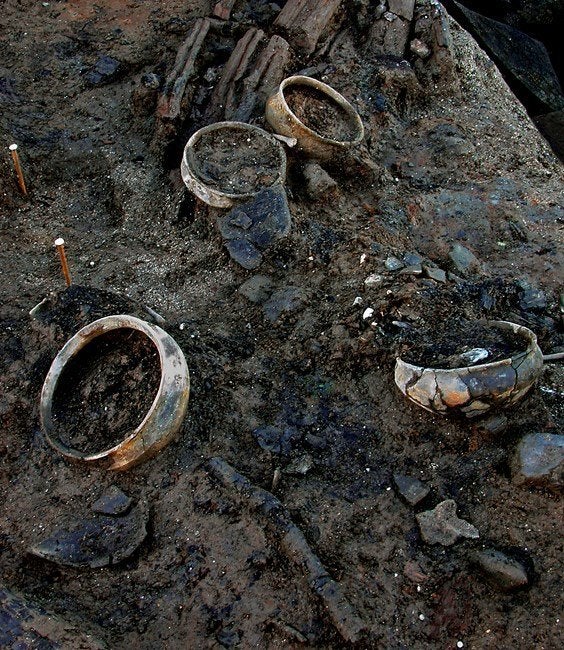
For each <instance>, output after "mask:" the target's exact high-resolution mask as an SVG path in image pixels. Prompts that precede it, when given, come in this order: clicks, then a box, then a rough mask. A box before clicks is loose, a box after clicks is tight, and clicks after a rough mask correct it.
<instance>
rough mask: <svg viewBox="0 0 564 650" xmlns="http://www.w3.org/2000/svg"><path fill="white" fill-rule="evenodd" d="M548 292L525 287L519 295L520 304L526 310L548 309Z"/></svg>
mask: <svg viewBox="0 0 564 650" xmlns="http://www.w3.org/2000/svg"><path fill="white" fill-rule="evenodd" d="M546 305H547V300H546V294H545V293H544V291H541V290H540V289H533V288H532V287H531V288H529V289H525V291H523V292H522V293H521V295H520V296H519V306H520V307H521V309H523V310H524V311H543V310H545V309H546Z"/></svg>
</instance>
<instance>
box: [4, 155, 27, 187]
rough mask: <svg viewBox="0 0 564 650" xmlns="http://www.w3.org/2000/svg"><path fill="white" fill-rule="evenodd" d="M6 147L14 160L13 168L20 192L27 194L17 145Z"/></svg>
mask: <svg viewBox="0 0 564 650" xmlns="http://www.w3.org/2000/svg"><path fill="white" fill-rule="evenodd" d="M8 148H9V149H10V152H11V154H12V160H13V161H14V169H15V170H16V176H17V177H18V185H19V186H20V190H21V192H22V194H25V195H26V196H27V187H26V186H25V180H24V176H23V172H22V166H21V165H20V157H19V156H18V145H17V144H11V145H10V146H9V147H8Z"/></svg>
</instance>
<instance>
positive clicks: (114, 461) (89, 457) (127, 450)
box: [39, 314, 190, 470]
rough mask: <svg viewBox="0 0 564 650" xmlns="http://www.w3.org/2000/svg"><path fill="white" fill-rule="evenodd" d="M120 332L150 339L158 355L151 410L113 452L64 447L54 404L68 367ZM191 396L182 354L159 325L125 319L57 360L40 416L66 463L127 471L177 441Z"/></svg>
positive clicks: (95, 326)
mask: <svg viewBox="0 0 564 650" xmlns="http://www.w3.org/2000/svg"><path fill="white" fill-rule="evenodd" d="M117 329H131V330H137V331H139V332H142V333H143V334H145V336H147V337H148V338H149V339H150V340H151V342H152V343H153V345H154V346H155V348H156V349H157V352H158V354H159V360H160V366H161V380H160V384H159V388H158V390H157V394H156V396H155V398H154V400H153V403H152V404H151V407H150V409H149V411H148V412H147V414H146V415H145V417H144V418H143V420H142V421H141V423H140V424H139V425H138V426H137V427H136V428H135V429H134V430H133V431H131V432H130V433H129V434H127V435H126V436H125V437H124V439H123V440H122V441H121V442H120V443H119V444H117V445H115V446H114V447H111V448H110V449H105V450H102V451H99V452H96V453H84V452H82V451H80V450H78V449H74V448H72V447H69V446H68V445H65V444H64V443H63V442H62V441H61V440H60V439H59V437H58V436H57V434H56V428H55V426H54V424H53V413H52V410H53V398H54V396H55V393H56V390H57V388H58V384H59V380H60V378H61V376H62V374H63V371H64V370H65V368H66V367H67V365H68V363H69V362H70V361H71V359H73V358H74V357H75V356H76V355H77V354H78V353H79V352H80V351H81V350H82V349H83V348H85V347H86V346H87V345H89V344H90V343H91V342H92V341H93V340H94V339H96V338H98V337H100V336H103V335H104V334H107V333H108V332H111V331H113V330H117ZM189 395H190V375H189V372H188V366H187V364H186V359H185V358H184V354H183V352H182V350H181V349H180V348H179V346H178V344H177V343H176V341H175V340H174V339H173V338H172V337H171V336H170V335H169V334H167V333H166V332H165V331H164V330H162V329H161V328H160V327H159V326H158V325H153V324H151V323H147V322H146V321H144V320H141V319H140V318H135V317H134V316H129V315H125V314H121V315H115V316H106V317H105V318H100V319H98V320H96V321H94V322H92V323H90V324H89V325H86V327H83V328H82V329H81V330H79V331H78V332H77V333H76V334H75V335H74V336H73V337H72V338H70V339H69V340H68V341H67V342H66V343H65V345H64V346H63V348H62V349H61V350H60V352H59V353H58V354H57V356H56V357H55V359H54V360H53V363H52V364H51V367H50V368H49V372H48V373H47V377H46V378H45V382H44V384H43V389H42V391H41V400H40V404H39V413H40V417H41V426H42V428H43V431H44V433H45V437H46V438H47V441H48V442H49V444H50V445H51V446H52V447H53V448H54V449H56V450H57V451H58V452H59V453H61V454H62V455H63V456H65V457H66V458H69V459H71V460H77V461H83V462H86V463H93V464H96V465H99V466H102V467H105V468H107V469H113V470H125V469H128V468H129V467H132V466H133V465H137V464H138V463H141V462H142V461H144V460H147V459H149V458H152V457H153V456H155V455H156V454H157V453H158V452H159V451H160V450H161V449H162V448H163V447H165V446H166V445H168V443H169V442H171V441H172V440H173V439H174V438H175V437H176V435H177V433H178V431H179V429H180V426H181V424H182V421H183V419H184V414H185V413H186V408H187V406H188V397H189Z"/></svg>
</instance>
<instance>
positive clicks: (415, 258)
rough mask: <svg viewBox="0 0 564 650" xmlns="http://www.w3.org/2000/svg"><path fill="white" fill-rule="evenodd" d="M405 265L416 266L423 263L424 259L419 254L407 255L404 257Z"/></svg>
mask: <svg viewBox="0 0 564 650" xmlns="http://www.w3.org/2000/svg"><path fill="white" fill-rule="evenodd" d="M403 263H404V264H405V265H406V266H416V265H421V264H422V263H423V257H422V256H421V255H419V253H406V254H405V255H404V256H403Z"/></svg>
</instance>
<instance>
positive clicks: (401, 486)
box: [394, 474, 430, 506]
mask: <svg viewBox="0 0 564 650" xmlns="http://www.w3.org/2000/svg"><path fill="white" fill-rule="evenodd" d="M394 483H395V484H396V487H397V489H398V491H399V493H400V494H401V495H402V497H403V498H404V499H405V500H406V501H407V502H408V503H409V504H410V505H412V506H415V505H417V504H418V503H419V502H420V501H423V499H424V498H425V497H426V496H427V495H428V494H429V491H430V488H429V486H428V485H425V483H423V481H420V480H419V479H418V478H415V477H413V476H405V475H404V474H394Z"/></svg>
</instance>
